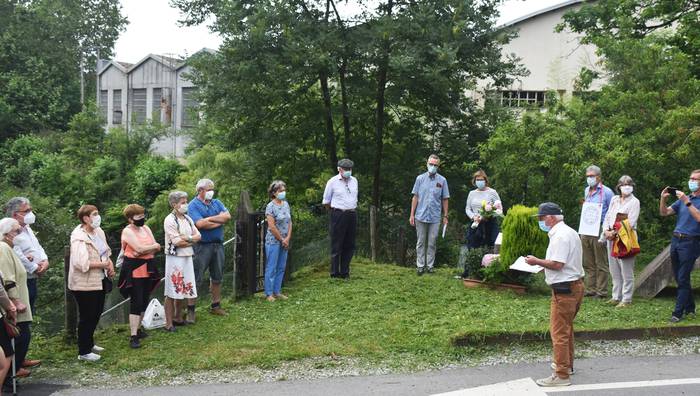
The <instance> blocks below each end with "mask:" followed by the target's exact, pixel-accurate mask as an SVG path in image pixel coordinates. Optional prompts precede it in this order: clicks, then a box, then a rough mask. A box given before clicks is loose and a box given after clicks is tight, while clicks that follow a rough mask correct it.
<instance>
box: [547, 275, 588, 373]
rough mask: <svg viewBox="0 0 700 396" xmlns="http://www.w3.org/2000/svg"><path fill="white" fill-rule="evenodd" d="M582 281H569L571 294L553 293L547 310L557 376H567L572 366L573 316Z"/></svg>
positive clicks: (579, 297) (580, 298)
mask: <svg viewBox="0 0 700 396" xmlns="http://www.w3.org/2000/svg"><path fill="white" fill-rule="evenodd" d="M582 300H583V282H581V280H580V279H579V280H577V281H573V282H571V294H554V292H552V303H551V305H550V312H549V333H550V335H551V337H552V349H553V354H554V364H555V366H556V368H557V369H556V374H557V376H558V377H559V378H563V379H566V378H569V369H571V368H573V367H574V318H576V314H577V313H578V310H579V308H581V301H582Z"/></svg>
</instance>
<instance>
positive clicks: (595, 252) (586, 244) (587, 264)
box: [581, 165, 615, 298]
mask: <svg viewBox="0 0 700 396" xmlns="http://www.w3.org/2000/svg"><path fill="white" fill-rule="evenodd" d="M586 184H588V185H587V186H586V188H585V190H584V192H583V194H584V195H583V196H584V201H585V202H591V203H594V204H602V205H603V215H602V216H601V218H600V224H601V227H600V228H599V230H598V232H600V230H601V229H602V225H603V219H605V214H606V213H607V212H608V207H609V206H610V201H611V200H612V197H613V195H615V194H613V191H612V190H611V189H610V188H609V187H607V186H605V185H604V184H603V181H602V178H601V171H600V168H599V167H597V166H595V165H591V166H589V167H588V168H586ZM581 245H582V247H583V269H584V270H585V271H586V277H585V278H584V283H585V290H586V293H585V296H587V297H599V298H606V297H607V295H608V277H609V276H610V269H609V268H608V252H607V249H606V245H605V239H601V238H600V234H599V235H598V236H590V235H581Z"/></svg>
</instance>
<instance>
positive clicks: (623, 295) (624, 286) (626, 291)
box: [603, 175, 640, 308]
mask: <svg viewBox="0 0 700 396" xmlns="http://www.w3.org/2000/svg"><path fill="white" fill-rule="evenodd" d="M634 186H635V184H634V181H633V180H632V178H631V177H630V176H628V175H622V176H621V177H620V179H619V180H618V182H617V186H616V187H615V190H616V191H617V193H618V195H615V196H614V197H613V198H612V200H610V207H609V208H608V212H607V214H606V215H605V219H604V220H603V230H604V237H605V239H607V240H608V243H607V246H608V265H609V267H610V274H611V275H612V284H613V289H612V298H611V299H610V300H608V304H613V305H615V306H616V307H618V308H624V307H627V306H629V305H630V304H631V303H632V294H633V293H634V256H632V257H613V255H612V250H613V249H612V248H613V243H614V241H615V239H616V238H617V231H616V230H615V223H617V222H620V221H622V220H623V219H625V218H626V219H627V220H628V221H629V223H630V226H631V227H632V229H634V230H636V229H637V220H638V219H639V209H640V204H639V199H637V197H635V196H634V194H633V191H634Z"/></svg>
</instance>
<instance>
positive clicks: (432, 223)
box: [409, 154, 450, 276]
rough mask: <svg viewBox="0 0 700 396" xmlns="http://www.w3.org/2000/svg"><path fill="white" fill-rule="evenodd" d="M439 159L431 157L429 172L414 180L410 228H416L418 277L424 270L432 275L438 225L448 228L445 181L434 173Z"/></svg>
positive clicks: (448, 192)
mask: <svg viewBox="0 0 700 396" xmlns="http://www.w3.org/2000/svg"><path fill="white" fill-rule="evenodd" d="M439 167H440V158H439V157H438V156H437V155H435V154H431V155H430V157H429V158H428V171H427V172H426V173H423V174H421V175H418V177H416V182H415V183H414V184H413V190H412V191H411V194H413V199H412V200H411V217H410V219H409V221H410V223H411V225H412V226H414V227H416V236H417V242H416V267H417V272H418V275H419V276H420V275H423V273H424V272H425V271H426V267H427V271H428V273H431V274H432V273H433V267H434V265H435V245H436V242H437V236H438V233H439V231H440V223H441V221H440V220H441V219H442V223H443V224H445V225H447V209H448V200H449V198H450V190H449V188H448V187H447V179H445V177H443V176H442V175H440V174H439V173H437V171H438V168H439Z"/></svg>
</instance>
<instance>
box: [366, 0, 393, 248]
mask: <svg viewBox="0 0 700 396" xmlns="http://www.w3.org/2000/svg"><path fill="white" fill-rule="evenodd" d="M393 6H394V2H393V0H389V2H388V3H387V8H386V18H391V11H392V8H393ZM384 37H385V38H384V39H383V40H382V41H383V43H382V44H383V54H382V57H381V58H380V60H379V65H378V66H379V67H378V69H377V97H376V100H377V109H376V115H375V121H376V123H375V126H374V167H373V170H372V172H373V177H374V180H372V206H374V207H375V208H376V210H378V211H379V212H381V206H380V204H381V199H380V193H381V191H380V188H379V187H380V183H381V166H382V153H383V151H384V123H385V116H386V114H385V112H384V107H385V97H384V94H385V92H386V82H387V72H388V69H389V52H390V51H391V46H390V43H389V39H388V37H387V36H386V35H385V36H384ZM374 221H375V222H376V221H377V216H375V217H374ZM370 227H375V228H376V224H371V225H370ZM378 237H379V236H378V234H374V236H373V238H374V239H375V240H373V241H372V246H373V247H374V248H376V247H377V246H379V243H378V242H379V241H378V240H376V239H377V238H378ZM372 256H373V257H376V252H372Z"/></svg>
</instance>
